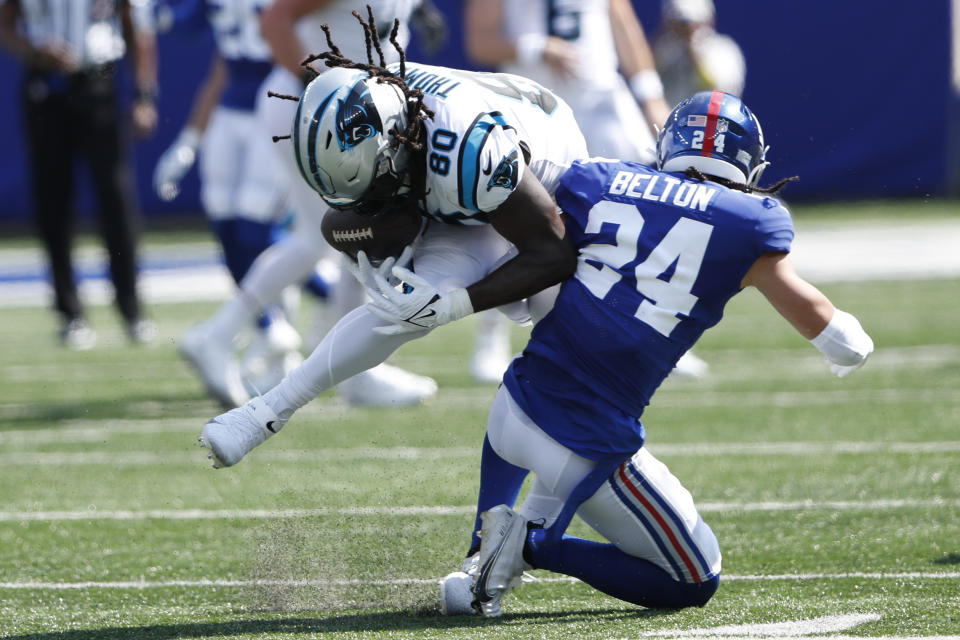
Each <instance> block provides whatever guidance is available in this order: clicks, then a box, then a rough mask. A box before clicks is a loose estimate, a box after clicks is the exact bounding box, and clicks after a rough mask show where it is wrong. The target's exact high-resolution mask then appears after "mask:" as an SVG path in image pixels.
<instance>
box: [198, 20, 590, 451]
mask: <svg viewBox="0 0 960 640" xmlns="http://www.w3.org/2000/svg"><path fill="white" fill-rule="evenodd" d="M371 22H372V20H371ZM393 42H395V39H394V40H393ZM374 44H375V45H376V44H378V43H376V42H374ZM396 46H397V49H398V50H399V49H400V47H399V45H396ZM320 58H321V59H323V60H324V61H325V62H326V63H327V64H328V65H329V66H332V67H334V68H332V69H330V70H329V71H326V72H325V73H323V74H322V75H321V76H320V77H319V78H317V79H316V80H314V81H313V82H311V83H310V84H309V85H308V86H307V88H306V90H305V91H304V93H303V95H302V96H301V98H300V101H299V103H298V105H297V113H296V119H295V121H294V126H293V132H292V138H293V139H292V142H293V145H294V157H295V158H296V161H297V164H298V167H299V169H300V171H301V173H302V175H303V178H304V181H305V182H306V183H307V184H309V185H310V186H311V187H313V188H314V189H315V190H316V191H317V192H319V193H320V195H321V196H322V197H323V198H324V200H326V202H327V203H328V204H330V205H331V206H333V207H340V208H343V207H352V208H354V209H355V210H357V211H361V212H364V213H366V214H368V215H376V214H377V213H379V212H380V211H381V210H382V209H383V208H384V207H387V206H390V205H392V204H394V203H396V202H397V200H398V199H400V198H412V199H415V200H416V201H418V203H419V206H420V207H421V209H422V210H423V211H424V212H426V213H427V215H428V216H429V217H430V218H431V219H432V222H431V224H429V226H428V227H427V229H426V231H425V233H424V234H423V236H422V238H420V241H419V243H418V244H417V245H416V248H415V252H414V254H413V255H414V264H415V270H416V272H415V273H413V272H409V271H406V270H402V269H401V270H399V271H398V273H401V274H402V276H401V277H402V279H403V281H404V282H405V283H406V285H407V286H406V288H405V291H406V293H401V292H399V291H397V290H395V289H393V288H391V287H390V286H389V285H388V284H387V282H386V280H385V275H389V274H388V273H387V269H388V267H389V266H390V261H389V260H388V261H386V262H385V264H384V265H381V268H380V271H376V270H374V269H373V268H372V267H371V266H370V265H369V263H368V262H367V261H366V260H365V259H364V258H363V257H362V256H361V257H360V274H361V276H362V277H363V279H364V280H365V282H366V283H367V284H368V288H369V289H370V290H371V291H372V292H373V293H374V296H375V297H374V300H373V301H372V302H371V303H370V304H367V305H365V306H363V307H359V308H357V309H355V310H353V311H351V312H350V313H349V314H347V315H346V316H345V317H344V318H342V319H341V320H340V321H339V322H338V323H337V325H336V326H334V327H333V329H332V330H331V331H330V332H329V333H328V334H327V336H326V337H325V338H324V339H323V340H322V341H321V342H320V344H319V345H318V346H317V348H316V349H315V350H314V351H313V353H312V354H311V355H310V357H308V358H307V359H306V360H305V361H304V363H303V364H302V365H301V366H300V367H298V368H297V369H295V370H294V371H292V372H291V373H290V374H289V375H288V376H287V377H286V378H285V379H284V380H283V381H282V382H281V383H280V384H279V385H277V386H276V387H274V388H273V389H271V390H270V391H268V392H267V393H265V394H264V395H263V396H262V397H258V398H254V399H253V400H251V401H250V402H248V403H247V404H245V405H244V406H242V407H239V408H237V409H234V410H232V411H230V412H227V413H225V414H222V415H220V416H217V417H216V418H214V419H213V420H211V421H210V422H209V423H207V425H206V426H205V427H204V428H203V432H202V434H201V437H200V440H201V443H202V444H203V445H204V446H206V447H208V448H209V449H210V451H211V453H210V455H211V457H212V458H213V459H214V466H218V467H219V466H230V465H233V464H236V463H237V462H239V461H240V459H241V458H242V457H243V456H244V455H246V453H248V452H249V451H250V450H252V449H253V448H254V447H255V446H257V445H258V444H260V443H262V442H263V441H265V440H266V439H267V438H268V437H269V436H271V435H273V434H274V433H276V432H278V431H279V430H280V428H281V427H282V426H283V425H284V424H285V423H286V421H287V420H289V418H290V417H291V416H292V415H293V412H294V411H295V410H296V409H298V408H299V407H301V406H303V405H304V404H306V403H307V402H309V401H310V400H311V399H313V398H314V397H315V396H316V395H317V394H319V393H321V392H322V391H324V390H325V389H328V388H330V387H331V386H333V385H335V384H337V383H339V382H340V381H341V380H344V379H346V378H347V377H349V376H351V375H354V374H356V373H357V372H359V371H363V370H364V369H366V368H368V367H371V366H373V365H376V364H378V363H380V362H382V361H383V360H384V359H386V358H387V357H388V356H389V355H390V354H391V353H393V351H394V350H396V349H397V348H398V347H400V346H401V345H402V344H404V343H406V342H408V341H409V340H412V339H414V338H417V337H420V336H423V335H426V334H427V333H428V332H429V331H430V330H431V329H433V328H434V327H436V326H439V325H440V324H444V323H446V322H450V321H453V320H456V319H458V318H460V317H463V316H465V315H467V314H469V313H472V312H473V311H478V310H485V309H491V308H495V307H498V306H501V305H506V304H508V303H514V302H517V301H520V300H523V299H525V298H530V297H531V296H535V294H537V293H538V292H542V291H543V290H544V289H547V288H548V287H551V285H554V284H556V283H558V282H560V281H561V280H563V279H564V278H566V277H567V276H569V275H570V274H571V273H572V270H573V268H574V267H575V265H576V255H575V252H574V251H573V247H572V245H571V244H570V243H569V241H568V240H567V239H566V237H565V232H564V228H563V222H562V220H561V219H560V216H559V214H558V212H557V209H556V203H555V202H554V200H553V192H554V190H555V189H556V186H557V183H558V180H559V178H560V176H561V175H562V174H563V172H564V171H565V170H566V169H567V167H569V166H570V164H571V163H572V162H573V161H574V160H576V159H578V158H585V157H586V156H587V150H586V143H585V142H584V139H583V136H582V134H581V133H580V130H579V128H578V126H577V124H576V120H575V119H574V117H573V112H572V111H571V110H570V107H568V106H567V105H566V104H565V103H564V102H563V101H562V100H560V99H559V98H557V97H556V96H555V95H554V94H553V93H551V92H550V91H548V90H547V89H545V88H543V87H542V86H540V85H538V84H537V83H535V82H533V81H531V80H528V79H526V78H521V77H519V76H511V75H507V74H484V73H470V72H466V71H458V70H454V69H448V68H443V67H431V66H425V65H417V64H410V63H405V62H404V60H403V58H401V62H400V63H399V64H393V65H390V67H389V70H388V69H384V68H383V66H382V64H383V63H382V54H380V59H381V64H379V65H378V64H374V63H373V61H372V60H370V61H369V62H370V64H367V65H361V67H360V68H357V64H356V63H354V62H352V61H351V60H349V59H347V58H345V57H343V56H342V55H341V52H340V51H339V50H333V51H331V52H327V53H324V54H321V55H320ZM348 67H350V68H348ZM385 215H387V214H385ZM406 253H407V254H408V255H407V257H409V254H410V253H411V252H410V251H407V252H406ZM541 295H548V294H546V292H544V293H542V294H541ZM516 307H517V305H515V307H514V308H513V309H512V312H513V313H514V317H515V318H517V319H519V320H529V318H530V313H531V312H530V311H529V310H526V309H525V308H522V307H521V308H519V309H518V308H516ZM536 307H537V302H536V300H535V299H534V298H531V299H530V301H529V304H528V306H527V309H536ZM384 314H385V315H387V316H388V317H394V316H402V317H403V318H404V319H405V322H403V323H401V324H402V325H403V326H398V325H396V324H394V323H393V322H392V321H390V320H383V319H381V317H380V316H381V315H384Z"/></svg>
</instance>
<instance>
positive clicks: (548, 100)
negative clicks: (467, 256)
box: [390, 64, 587, 224]
mask: <svg viewBox="0 0 960 640" xmlns="http://www.w3.org/2000/svg"><path fill="white" fill-rule="evenodd" d="M390 68H391V70H392V71H394V72H397V71H398V70H399V65H391V67H390ZM406 79H407V85H408V86H409V87H410V88H411V89H420V90H422V91H423V93H424V106H426V107H427V108H428V109H430V110H432V111H433V112H434V116H433V119H429V120H427V121H426V122H425V128H426V138H427V145H426V147H427V148H426V159H427V169H426V189H427V195H426V207H427V213H428V214H429V215H430V216H431V217H432V218H434V219H436V220H438V221H440V222H444V223H448V224H486V223H489V220H488V218H487V215H486V214H487V213H489V212H491V211H493V210H494V209H496V208H497V207H499V206H500V205H501V204H502V203H503V201H504V200H506V199H507V197H508V196H509V195H510V194H511V193H513V190H514V189H516V187H517V185H518V184H519V183H520V180H521V178H522V177H523V174H524V172H525V171H532V172H533V174H534V175H535V176H536V177H537V178H538V179H539V180H540V182H541V183H543V185H544V187H546V189H547V191H548V192H549V193H550V194H551V195H553V193H554V191H555V190H556V187H557V183H558V181H559V179H560V176H561V175H562V174H563V172H564V171H566V169H567V168H568V167H569V166H570V164H571V163H572V162H573V161H574V160H577V159H583V158H586V157H587V147H586V143H585V142H584V139H583V134H581V133H580V129H579V127H578V126H577V123H576V120H575V119H574V117H573V112H572V111H571V110H570V107H568V106H567V104H566V103H565V102H564V101H563V100H561V99H560V98H558V97H557V96H556V95H554V94H553V93H552V92H550V91H548V90H547V89H545V88H544V87H542V86H540V85H539V84H537V83H536V82H533V81H532V80H529V79H527V78H521V77H519V76H513V75H509V74H505V73H480V72H471V71H461V70H458V69H449V68H446V67H434V66H428V65H421V64H407V67H406Z"/></svg>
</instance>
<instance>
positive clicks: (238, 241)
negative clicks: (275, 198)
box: [211, 218, 275, 284]
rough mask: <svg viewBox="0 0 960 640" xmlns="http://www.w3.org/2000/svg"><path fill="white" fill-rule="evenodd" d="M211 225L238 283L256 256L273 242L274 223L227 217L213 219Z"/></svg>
mask: <svg viewBox="0 0 960 640" xmlns="http://www.w3.org/2000/svg"><path fill="white" fill-rule="evenodd" d="M211 226H212V227H213V232H214V233H215V234H216V236H217V238H219V239H220V246H221V248H222V249H223V261H224V262H225V263H226V265H227V269H229V270H230V275H231V276H233V279H234V281H235V282H236V283H237V284H240V281H241V280H243V276H245V275H247V271H249V270H250V265H252V264H253V261H254V260H256V259H257V256H259V255H260V254H261V253H263V251H264V249H266V248H267V247H269V246H270V245H271V244H273V237H274V226H275V225H274V224H273V223H269V222H255V221H253V220H246V219H243V218H227V219H225V220H214V221H212V222H211Z"/></svg>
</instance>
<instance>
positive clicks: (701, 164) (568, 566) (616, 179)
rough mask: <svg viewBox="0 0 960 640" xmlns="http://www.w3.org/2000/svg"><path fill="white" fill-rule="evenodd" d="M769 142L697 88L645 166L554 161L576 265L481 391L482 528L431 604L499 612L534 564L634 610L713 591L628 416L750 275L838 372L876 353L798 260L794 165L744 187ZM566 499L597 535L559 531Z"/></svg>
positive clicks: (695, 545) (701, 547) (695, 528)
mask: <svg viewBox="0 0 960 640" xmlns="http://www.w3.org/2000/svg"><path fill="white" fill-rule="evenodd" d="M765 151H766V144H765V142H764V139H763V133H762V131H761V129H760V124H759V122H758V121H757V120H756V118H755V116H754V115H753V113H752V112H750V111H749V109H747V107H746V106H745V105H744V104H743V103H742V102H741V101H740V100H739V99H738V98H736V97H735V96H732V95H730V94H726V93H723V92H721V91H708V92H702V93H698V94H696V95H694V96H692V97H691V98H690V99H688V100H685V101H684V102H682V103H680V104H679V105H678V106H677V108H676V109H675V110H674V111H673V113H672V114H671V115H670V117H669V119H668V120H667V122H666V126H665V128H664V129H663V131H662V133H661V134H660V138H659V144H658V162H657V167H658V169H653V168H651V167H648V166H645V165H642V164H639V163H629V162H620V161H616V160H606V159H603V158H597V159H593V160H590V161H587V162H578V163H575V164H574V166H573V167H572V168H571V169H570V171H568V172H567V173H566V174H565V175H564V176H563V178H562V179H561V184H560V187H559V189H558V190H557V203H558V204H559V205H560V207H561V208H562V210H563V211H564V213H565V214H566V221H567V230H568V232H569V234H570V237H571V240H572V241H573V243H574V245H575V246H576V247H577V250H578V252H579V266H578V268H577V272H576V275H575V276H574V277H573V278H571V279H569V280H567V281H566V282H564V284H563V286H562V288H561V289H560V294H559V296H558V297H557V299H556V303H555V305H554V307H553V310H552V311H551V312H550V313H549V314H548V315H547V316H546V317H545V318H544V319H543V320H541V321H540V322H539V323H538V324H537V325H536V326H535V327H534V329H533V334H532V335H531V338H530V342H529V343H528V344H527V347H526V349H524V352H523V355H522V356H521V357H519V358H517V359H516V360H514V361H513V363H512V364H511V366H510V369H509V370H508V371H507V373H506V375H505V376H504V384H503V385H502V386H501V387H500V389H499V390H498V392H497V396H496V397H495V399H494V402H493V406H492V407H491V410H490V416H489V420H488V424H487V437H486V439H485V441H484V448H483V457H482V461H481V474H480V478H481V480H480V493H479V498H478V506H477V519H476V525H475V526H474V527H473V529H472V531H477V530H478V529H479V530H480V535H479V537H478V536H477V534H476V533H473V535H472V537H471V548H470V551H469V552H468V558H467V560H466V562H465V566H464V570H463V571H461V572H456V573H454V574H450V575H449V576H447V577H446V578H445V579H444V580H443V582H442V586H441V597H442V598H443V600H442V602H443V605H442V609H443V611H444V613H446V614H461V613H471V608H472V609H475V610H476V611H478V612H480V613H481V614H483V615H485V616H498V615H500V614H501V598H502V597H503V595H505V594H506V593H507V592H508V591H509V590H510V589H511V587H512V586H513V585H514V584H515V583H517V582H519V578H520V574H521V573H522V571H523V570H524V569H528V568H531V567H532V568H539V569H547V570H549V571H553V572H557V573H562V574H565V575H568V576H573V577H575V578H578V579H579V580H582V581H583V582H585V583H586V584H589V585H591V586H592V587H594V588H595V589H598V590H600V591H602V592H603V593H606V594H608V595H610V596H613V597H615V598H619V599H621V600H625V601H627V602H631V603H634V604H637V605H640V606H644V607H656V608H680V607H689V606H703V605H704V604H706V602H707V601H708V600H709V599H710V598H711V597H712V596H713V594H714V592H715V591H716V589H717V586H718V584H719V580H720V570H721V554H720V549H719V545H718V543H717V538H716V536H715V535H714V533H713V531H711V529H710V527H709V526H708V525H707V524H706V523H705V522H704V521H703V519H702V518H701V516H700V514H699V513H698V511H697V508H696V506H695V504H694V501H693V498H692V496H691V495H690V493H689V492H688V491H687V489H685V488H684V487H683V485H682V484H681V483H680V481H679V480H678V479H677V478H676V477H675V476H674V475H673V474H672V473H671V472H670V471H669V469H667V467H666V466H665V465H664V464H663V463H661V462H660V461H658V460H657V459H656V458H655V457H654V456H653V455H651V454H650V452H649V451H647V449H646V448H644V442H645V437H646V433H645V429H644V426H643V424H642V423H641V422H640V416H641V415H642V413H643V411H644V409H645V407H646V406H647V405H648V404H649V402H650V400H651V398H652V396H653V394H654V393H655V391H656V389H657V388H658V387H659V386H660V384H661V383H662V382H663V380H664V379H665V378H666V377H667V375H668V374H669V373H670V371H671V368H672V367H673V364H674V362H676V360H677V358H679V357H680V355H681V354H683V353H684V352H685V351H686V350H688V349H689V348H690V347H691V346H692V345H693V344H694V343H695V342H696V341H697V340H698V339H699V337H700V336H701V335H702V334H703V332H704V331H705V330H707V329H708V328H710V327H712V326H714V325H715V324H717V323H718V322H719V321H720V319H721V317H722V314H723V309H724V306H725V305H726V303H727V302H728V301H729V300H730V299H731V298H732V297H733V296H734V295H736V294H737V293H739V292H740V291H741V290H742V289H743V288H744V287H748V286H753V287H756V288H757V289H758V290H759V291H760V292H761V293H762V294H763V295H764V296H765V297H766V298H767V300H768V301H769V302H770V303H771V305H772V306H773V307H774V308H775V309H776V310H777V311H778V312H779V313H780V314H781V315H782V316H783V317H784V318H786V319H787V320H788V321H789V322H790V324H791V325H793V327H794V328H795V329H796V330H797V331H798V332H799V333H800V335H802V336H803V337H804V338H806V339H808V340H810V341H811V343H812V344H813V346H814V347H816V348H817V349H818V350H819V351H820V352H821V353H823V354H824V355H825V356H826V358H827V360H828V363H830V367H831V370H832V371H833V372H834V373H835V374H837V375H838V376H840V377H843V376H844V375H846V374H848V373H850V372H851V371H853V370H855V369H857V368H858V367H860V366H861V365H863V363H864V362H865V361H866V359H867V357H868V356H869V355H870V353H871V352H872V351H873V341H872V340H871V339H870V337H869V336H868V335H867V334H866V332H865V331H864V330H863V328H862V327H861V326H860V323H859V322H858V321H857V319H856V318H855V317H853V316H852V315H850V314H849V313H845V312H843V311H840V310H838V309H836V308H835V307H834V306H833V304H832V303H831V302H830V300H829V299H827V297H826V296H824V295H823V293H821V292H820V291H819V290H817V289H816V288H815V287H813V286H812V285H810V284H808V283H807V282H806V281H804V280H803V279H801V278H800V276H798V275H797V273H796V271H794V268H793V266H792V264H791V261H790V257H789V251H790V247H791V243H792V240H793V236H794V232H793V222H792V220H791V218H790V213H789V212H788V211H787V209H786V207H785V206H783V205H782V204H781V203H780V202H779V201H777V200H776V199H775V198H773V197H772V196H771V195H769V194H773V193H775V192H776V191H777V190H778V189H779V188H780V187H782V186H783V185H784V184H786V183H787V182H789V181H790V179H787V180H782V181H780V182H779V183H778V184H776V185H774V186H773V187H770V188H761V187H758V186H757V181H758V180H759V178H760V175H761V174H762V172H763V169H764V167H765V166H766V164H767V162H766V160H765ZM672 264H673V265H676V266H675V268H673V269H671V265H672ZM626 265H630V267H629V268H626V269H625V268H624V267H625V266H626ZM634 265H635V266H634ZM664 274H669V275H668V276H666V277H664ZM530 471H533V472H534V474H535V478H534V481H533V484H532V486H531V488H530V491H529V494H528V496H527V498H526V499H525V500H524V503H523V505H522V506H521V507H520V510H519V512H517V511H514V510H513V509H512V508H511V507H512V506H513V504H514V502H515V501H516V499H517V496H518V493H519V491H520V488H521V485H522V484H523V482H524V479H525V477H526V476H527V474H528V473H529V472H530ZM574 512H576V513H577V514H578V515H579V516H580V517H581V518H582V519H583V521H584V522H586V523H587V524H588V525H590V527H592V528H593V529H594V530H595V531H596V532H598V533H599V534H600V535H601V536H603V538H605V539H606V541H607V542H606V543H600V542H596V541H592V540H585V539H581V538H576V537H573V536H567V535H563V530H564V529H565V528H566V526H567V524H568V523H569V522H570V519H571V518H572V517H573V514H574ZM529 522H532V523H536V525H534V526H530V527H528V523H529ZM471 590H472V591H471ZM471 600H472V607H471Z"/></svg>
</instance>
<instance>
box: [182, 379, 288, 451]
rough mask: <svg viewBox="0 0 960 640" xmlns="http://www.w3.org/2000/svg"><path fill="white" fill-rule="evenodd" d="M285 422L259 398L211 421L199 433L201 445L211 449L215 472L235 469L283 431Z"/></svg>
mask: <svg viewBox="0 0 960 640" xmlns="http://www.w3.org/2000/svg"><path fill="white" fill-rule="evenodd" d="M284 424H286V420H282V419H280V418H279V417H278V416H277V414H276V413H274V412H273V409H271V408H270V407H268V406H267V403H266V402H264V401H263V398H261V397H260V396H257V397H256V398H254V399H253V400H251V401H250V402H248V403H246V404H245V405H243V406H242V407H237V408H236V409H231V410H230V411H227V412H226V413H222V414H220V415H219V416H217V417H216V418H214V419H212V420H211V421H210V422H208V423H207V424H206V425H204V427H203V431H201V432H200V437H199V438H197V440H199V441H200V445H201V446H204V447H206V448H207V449H210V453H209V454H208V455H207V457H208V458H210V459H211V460H213V468H214V469H219V468H221V467H232V466H233V465H235V464H237V463H238V462H240V460H241V459H243V456H245V455H247V454H248V453H250V451H252V450H253V448H254V447H256V446H257V445H260V444H263V443H264V442H265V441H266V439H267V438H269V437H270V436H272V435H273V434H275V433H277V432H278V431H280V429H282V428H283V425H284Z"/></svg>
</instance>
